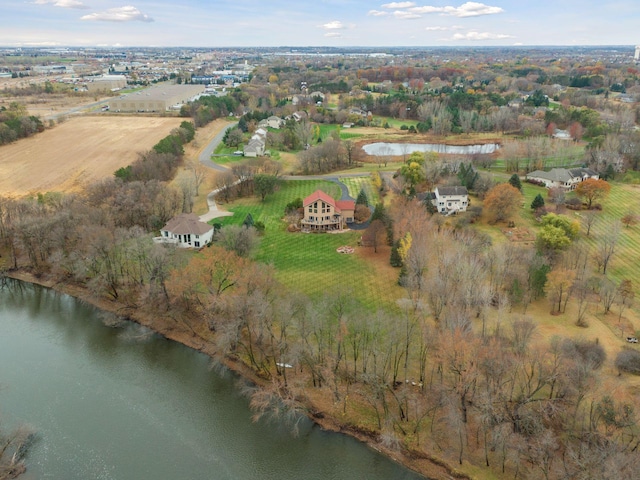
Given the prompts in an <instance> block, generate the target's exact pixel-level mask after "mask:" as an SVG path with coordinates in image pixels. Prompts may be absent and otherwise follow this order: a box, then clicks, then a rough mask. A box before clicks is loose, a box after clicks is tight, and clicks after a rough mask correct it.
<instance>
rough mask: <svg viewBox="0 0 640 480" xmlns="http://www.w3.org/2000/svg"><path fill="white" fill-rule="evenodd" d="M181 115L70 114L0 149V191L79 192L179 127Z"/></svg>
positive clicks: (18, 193) (14, 193)
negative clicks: (70, 115) (67, 118)
mask: <svg viewBox="0 0 640 480" xmlns="http://www.w3.org/2000/svg"><path fill="white" fill-rule="evenodd" d="M182 120H184V119H181V118H164V117H120V116H117V117H116V116H114V117H107V116H104V117H102V116H100V117H98V116H95V117H91V116H87V117H76V118H72V119H70V120H68V121H66V122H64V123H62V124H60V125H57V126H56V127H54V128H52V129H50V130H46V131H44V132H42V133H38V134H36V135H34V136H33V137H31V138H26V139H23V140H20V141H18V142H15V143H12V144H10V145H5V146H2V147H0V195H3V196H14V197H20V196H25V195H33V194H36V193H38V192H43V193H44V192H52V191H64V192H71V191H78V190H80V189H82V188H83V187H85V186H86V185H89V184H91V183H93V182H95V181H97V180H101V179H103V178H105V177H109V176H111V175H113V172H115V171H116V170H117V169H118V168H120V167H125V166H127V165H130V164H131V163H132V162H133V161H134V160H135V159H136V158H137V155H138V152H145V151H148V150H149V149H151V147H153V145H155V144H156V143H157V142H158V141H159V140H160V139H161V138H163V137H165V136H167V135H169V133H170V132H171V130H172V129H173V128H175V127H177V126H178V125H179V124H180V122H181V121H182Z"/></svg>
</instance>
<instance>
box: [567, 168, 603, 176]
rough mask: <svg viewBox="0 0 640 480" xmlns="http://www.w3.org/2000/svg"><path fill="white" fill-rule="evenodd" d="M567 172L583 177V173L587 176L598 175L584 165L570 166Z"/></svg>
mask: <svg viewBox="0 0 640 480" xmlns="http://www.w3.org/2000/svg"><path fill="white" fill-rule="evenodd" d="M569 173H571V175H573V176H574V177H584V176H585V175H586V176H589V177H595V176H597V175H598V173H597V172H594V171H593V170H591V169H590V168H584V167H581V168H570V169H569Z"/></svg>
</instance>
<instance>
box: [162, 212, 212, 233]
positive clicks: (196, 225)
mask: <svg viewBox="0 0 640 480" xmlns="http://www.w3.org/2000/svg"><path fill="white" fill-rule="evenodd" d="M162 230H163V231H167V232H171V233H174V234H177V235H186V234H189V233H190V234H193V235H204V234H205V233H207V232H209V231H211V230H213V227H212V226H211V225H209V224H208V223H204V222H201V221H200V218H199V217H198V216H197V215H196V214H195V213H181V214H180V215H178V216H177V217H173V218H172V219H171V220H169V221H168V222H167V224H166V225H165V226H164V227H162Z"/></svg>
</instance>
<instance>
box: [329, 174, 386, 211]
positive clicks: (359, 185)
mask: <svg viewBox="0 0 640 480" xmlns="http://www.w3.org/2000/svg"><path fill="white" fill-rule="evenodd" d="M338 180H340V181H341V182H342V183H343V184H345V185H346V186H347V189H348V190H349V195H351V196H352V197H353V198H358V194H359V193H360V190H363V189H364V192H365V193H366V194H367V199H368V200H369V204H370V205H375V204H376V203H377V202H379V201H380V198H379V196H378V193H377V192H376V191H375V190H374V188H373V185H372V184H371V179H370V177H339V178H338Z"/></svg>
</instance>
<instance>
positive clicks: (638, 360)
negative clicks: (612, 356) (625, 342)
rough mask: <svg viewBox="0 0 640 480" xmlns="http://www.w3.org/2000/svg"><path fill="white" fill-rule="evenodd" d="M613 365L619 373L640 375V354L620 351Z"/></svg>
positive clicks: (633, 351)
mask: <svg viewBox="0 0 640 480" xmlns="http://www.w3.org/2000/svg"><path fill="white" fill-rule="evenodd" d="M615 364H616V368H617V369H618V370H619V371H620V372H627V373H632V374H633V375H640V352H638V351H636V350H622V351H621V352H620V353H619V354H618V356H617V357H616V361H615Z"/></svg>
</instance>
